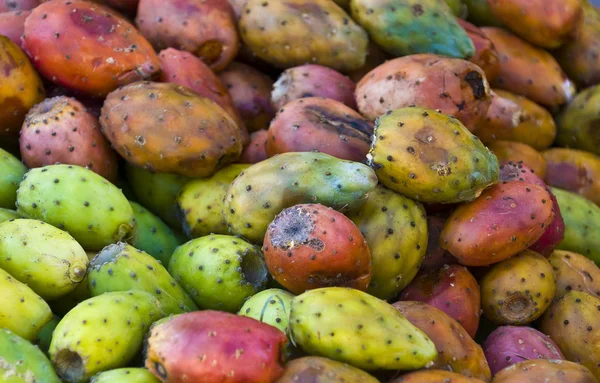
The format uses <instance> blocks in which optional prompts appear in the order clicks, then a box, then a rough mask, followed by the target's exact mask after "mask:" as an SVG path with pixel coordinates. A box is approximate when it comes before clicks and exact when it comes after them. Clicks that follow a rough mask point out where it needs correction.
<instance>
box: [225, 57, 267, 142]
mask: <svg viewBox="0 0 600 383" xmlns="http://www.w3.org/2000/svg"><path fill="white" fill-rule="evenodd" d="M219 77H220V78H221V81H222V82H223V85H225V87H226V88H227V91H228V92H229V95H230V96H231V99H232V102H233V105H234V107H235V109H236V110H237V111H238V112H239V114H240V116H241V117H242V120H243V121H244V122H245V124H246V127H247V128H248V131H250V132H256V131H258V130H260V129H266V128H267V127H268V126H269V121H271V119H272V118H273V117H274V116H275V108H273V106H272V105H271V88H272V87H273V80H271V78H270V77H269V76H267V75H265V74H263V73H261V72H259V71H258V70H256V69H254V68H253V67H251V66H248V65H246V64H242V63H239V62H232V63H231V64H229V65H228V66H227V68H225V69H224V70H223V71H222V72H221V73H219Z"/></svg>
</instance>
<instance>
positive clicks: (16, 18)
mask: <svg viewBox="0 0 600 383" xmlns="http://www.w3.org/2000/svg"><path fill="white" fill-rule="evenodd" d="M8 1H10V0H8ZM1 7H2V5H0V8H1ZM30 13H31V12H30V11H11V12H1V11H0V35H3V36H6V37H8V38H9V39H10V40H11V41H12V42H13V43H15V44H16V45H18V46H19V47H21V35H23V30H24V29H25V19H26V18H27V16H29V14H30Z"/></svg>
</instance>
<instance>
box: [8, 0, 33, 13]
mask: <svg viewBox="0 0 600 383" xmlns="http://www.w3.org/2000/svg"><path fill="white" fill-rule="evenodd" d="M39 2H40V1H39V0H4V1H1V2H0V12H2V13H4V12H11V11H27V10H31V9H33V8H35V7H37V6H38V4H39Z"/></svg>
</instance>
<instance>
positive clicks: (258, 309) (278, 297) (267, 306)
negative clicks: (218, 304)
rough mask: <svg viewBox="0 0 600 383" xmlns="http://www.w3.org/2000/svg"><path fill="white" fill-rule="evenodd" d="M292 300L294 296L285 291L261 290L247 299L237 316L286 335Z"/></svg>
mask: <svg viewBox="0 0 600 383" xmlns="http://www.w3.org/2000/svg"><path fill="white" fill-rule="evenodd" d="M292 299H294V294H292V293H290V292H288V291H285V290H281V289H268V290H263V291H261V292H259V293H256V294H254V295H253V296H251V297H250V298H248V300H247V301H246V302H244V305H243V306H242V308H240V311H239V312H238V315H243V316H247V317H250V318H254V319H256V320H259V321H261V322H263V323H266V324H268V325H271V326H273V327H276V328H278V329H279V330H281V331H282V332H283V333H284V334H287V332H288V328H289V321H290V308H291V307H290V306H291V304H292Z"/></svg>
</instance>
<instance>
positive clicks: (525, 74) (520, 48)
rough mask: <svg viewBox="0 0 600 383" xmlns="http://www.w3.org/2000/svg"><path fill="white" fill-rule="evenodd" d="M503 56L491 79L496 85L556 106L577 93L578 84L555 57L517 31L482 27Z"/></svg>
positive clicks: (544, 104) (499, 55)
mask: <svg viewBox="0 0 600 383" xmlns="http://www.w3.org/2000/svg"><path fill="white" fill-rule="evenodd" d="M481 29H482V30H483V32H484V33H485V34H486V35H487V36H488V37H489V38H490V39H491V40H492V42H493V43H494V46H495V47H496V50H497V51H498V57H499V59H500V71H499V73H498V76H496V78H495V79H491V81H490V83H491V85H492V87H493V88H499V89H504V90H507V91H509V92H513V93H516V94H520V95H522V96H525V97H527V98H528V99H530V100H531V101H533V102H535V103H538V104H540V105H543V106H546V107H551V108H555V107H558V106H560V105H562V104H565V103H567V102H569V101H570V100H571V99H572V98H573V96H574V95H575V84H573V82H571V80H569V78H567V76H566V75H565V73H564V72H563V71H562V69H561V68H560V66H559V65H558V63H557V62H556V60H555V59H554V57H552V56H551V55H550V53H548V52H546V51H545V50H543V49H541V48H537V47H535V46H533V45H531V44H529V43H528V42H526V41H524V40H522V39H520V38H519V37H517V36H515V35H514V34H512V33H510V32H508V31H506V30H504V29H501V28H495V27H483V28H481Z"/></svg>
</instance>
